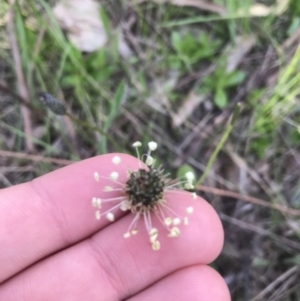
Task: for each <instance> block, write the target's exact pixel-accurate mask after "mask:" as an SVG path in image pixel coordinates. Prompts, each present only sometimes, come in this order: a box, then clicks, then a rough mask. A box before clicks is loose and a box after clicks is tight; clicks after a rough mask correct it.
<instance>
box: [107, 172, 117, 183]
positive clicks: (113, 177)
mask: <svg viewBox="0 0 300 301" xmlns="http://www.w3.org/2000/svg"><path fill="white" fill-rule="evenodd" d="M109 177H110V178H111V179H112V180H113V181H116V180H117V179H118V177H119V174H118V173H117V172H116V171H113V172H112V173H111V174H110V176H109Z"/></svg>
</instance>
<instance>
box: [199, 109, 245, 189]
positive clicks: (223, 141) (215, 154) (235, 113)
mask: <svg viewBox="0 0 300 301" xmlns="http://www.w3.org/2000/svg"><path fill="white" fill-rule="evenodd" d="M240 108H241V104H240V103H238V104H237V105H236V107H235V109H234V113H233V116H232V119H231V121H230V123H229V125H228V127H227V129H226V131H225V132H224V134H223V136H222V138H221V140H220V142H219V143H218V145H217V147H216V148H215V150H214V152H213V153H212V155H211V156H210V158H209V160H208V163H207V165H206V167H205V170H204V172H203V174H202V176H201V177H200V178H199V180H198V181H197V182H196V184H195V187H196V189H197V186H199V185H201V184H202V183H203V182H204V180H205V179H206V178H207V176H208V173H209V171H210V170H211V167H212V165H213V163H214V162H215V160H216V157H217V156H218V154H219V152H220V150H221V149H222V147H223V145H224V144H225V142H226V141H227V139H228V137H229V135H230V133H231V131H232V129H233V126H234V123H235V121H236V119H237V117H238V115H239V112H240Z"/></svg>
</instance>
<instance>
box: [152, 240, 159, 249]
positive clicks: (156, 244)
mask: <svg viewBox="0 0 300 301" xmlns="http://www.w3.org/2000/svg"><path fill="white" fill-rule="evenodd" d="M152 249H153V250H154V251H158V250H159V249H160V242H159V241H158V240H156V241H154V242H153V243H152Z"/></svg>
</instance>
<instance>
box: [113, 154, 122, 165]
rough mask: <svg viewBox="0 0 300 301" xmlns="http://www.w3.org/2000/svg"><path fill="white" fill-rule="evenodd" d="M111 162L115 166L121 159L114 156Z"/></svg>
mask: <svg viewBox="0 0 300 301" xmlns="http://www.w3.org/2000/svg"><path fill="white" fill-rule="evenodd" d="M112 162H113V163H114V164H115V165H118V164H120V163H121V158H120V157H119V156H114V157H113V158H112Z"/></svg>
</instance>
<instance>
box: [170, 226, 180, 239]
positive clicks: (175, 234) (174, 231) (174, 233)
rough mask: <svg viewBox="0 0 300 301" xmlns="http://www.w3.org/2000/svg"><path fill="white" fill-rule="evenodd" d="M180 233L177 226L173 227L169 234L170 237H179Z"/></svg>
mask: <svg viewBox="0 0 300 301" xmlns="http://www.w3.org/2000/svg"><path fill="white" fill-rule="evenodd" d="M179 235H180V230H179V229H178V228H177V227H173V228H172V229H171V231H170V233H169V234H168V236H169V237H178V236H179Z"/></svg>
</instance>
